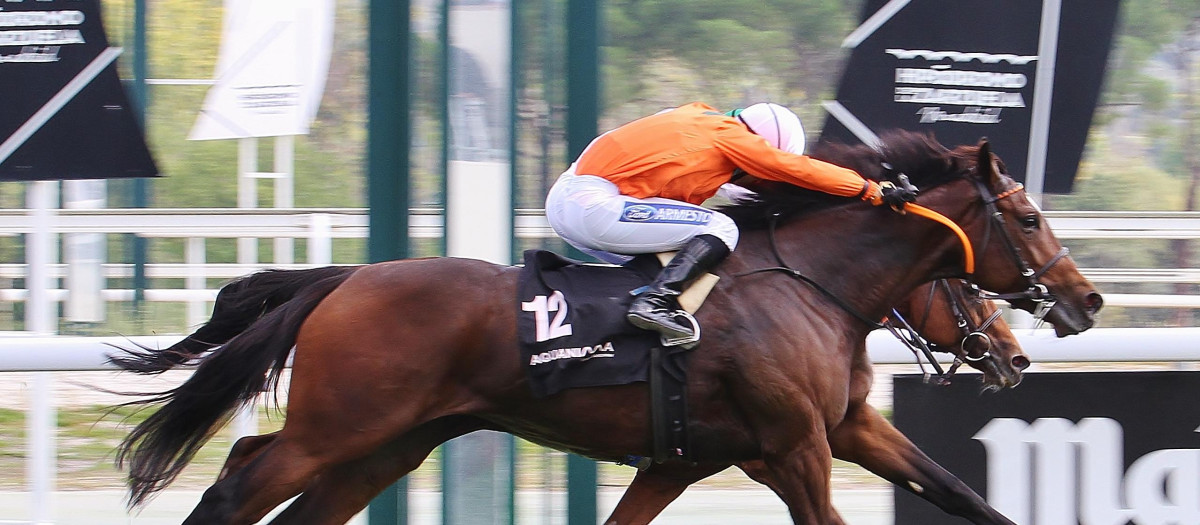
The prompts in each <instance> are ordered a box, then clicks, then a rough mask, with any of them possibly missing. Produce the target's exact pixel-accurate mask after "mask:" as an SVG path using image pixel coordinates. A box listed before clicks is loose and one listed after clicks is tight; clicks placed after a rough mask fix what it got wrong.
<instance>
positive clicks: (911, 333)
mask: <svg viewBox="0 0 1200 525" xmlns="http://www.w3.org/2000/svg"><path fill="white" fill-rule="evenodd" d="M975 170H976V168H975V167H973V168H971V169H970V170H969V171H968V172H967V173H966V178H968V179H970V180H971V181H972V182H973V183H974V184H975V187H976V189H977V190H978V191H979V195H980V198H981V199H982V200H983V203H984V206H986V207H987V215H988V217H989V219H988V222H987V229H986V230H985V231H984V237H983V243H982V246H984V247H986V246H988V242H989V241H990V240H991V234H992V229H993V225H994V226H996V229H998V230H999V231H1000V235H1001V237H1002V239H1003V240H1004V245H1005V247H1006V248H1007V251H1008V253H1009V254H1010V255H1011V256H1012V259H1013V262H1014V264H1016V267H1017V269H1018V270H1019V271H1020V273H1021V276H1022V277H1023V278H1024V279H1025V281H1026V284H1027V286H1026V288H1025V290H1023V291H1021V292H1016V293H1008V294H993V293H988V292H983V291H981V290H980V291H979V292H978V293H979V294H980V297H982V298H984V299H988V300H1005V301H1012V300H1028V301H1032V302H1033V303H1035V308H1034V312H1033V316H1034V322H1035V325H1034V327H1035V328H1038V327H1040V326H1041V325H1042V324H1043V323H1044V322H1045V317H1046V315H1047V314H1049V313H1050V310H1051V309H1052V308H1054V305H1055V304H1056V303H1057V299H1056V298H1055V296H1054V294H1052V293H1050V290H1049V288H1048V287H1047V286H1046V285H1044V284H1042V283H1041V282H1039V281H1038V278H1040V277H1041V276H1043V275H1045V274H1046V272H1048V271H1049V270H1050V269H1051V268H1052V267H1053V266H1054V265H1055V264H1057V263H1058V261H1060V260H1062V259H1063V258H1064V257H1066V256H1067V255H1068V254H1069V253H1070V251H1069V250H1068V249H1067V247H1065V246H1064V247H1062V248H1061V249H1060V250H1059V251H1058V253H1057V254H1055V255H1054V257H1051V258H1050V260H1049V261H1047V262H1046V264H1044V265H1042V267H1041V268H1039V269H1037V270H1034V269H1033V268H1032V267H1030V265H1029V263H1028V262H1027V261H1026V260H1025V257H1024V256H1023V255H1022V253H1021V249H1020V248H1019V247H1017V244H1016V243H1015V242H1014V241H1013V238H1012V236H1011V235H1010V234H1009V233H1008V230H1007V229H1006V228H1005V221H1004V215H1003V214H1002V213H1001V212H1000V208H999V206H997V203H998V202H1000V201H1001V200H1003V199H1006V198H1008V197H1011V196H1013V195H1015V194H1017V193H1019V192H1021V191H1024V189H1025V186H1024V185H1023V184H1020V183H1017V184H1016V185H1015V186H1013V187H1011V188H1009V189H1008V190H1005V191H1004V192H1002V193H1000V194H993V193H992V192H991V190H990V189H989V188H988V187H987V184H985V183H984V182H983V181H982V180H980V177H978V176H974V175H975V174H974V173H973V172H974V171H975ZM908 206H912V207H913V208H914V210H917V209H919V210H920V213H917V214H918V215H921V216H923V217H926V218H929V219H931V220H935V221H937V222H940V223H942V224H944V225H946V226H947V227H949V228H950V229H951V230H953V231H954V232H955V233H956V234H957V235H958V238H959V239H960V241H961V242H962V243H963V250H964V256H965V259H966V261H965V263H964V267H965V269H966V272H967V274H968V275H967V277H968V283H970V286H971V287H972V288H973V289H976V290H978V287H977V286H976V285H975V284H974V282H973V281H971V280H970V277H972V276H973V273H974V265H975V263H974V250H973V247H972V246H971V242H970V239H969V238H968V237H967V236H966V235H965V233H963V231H962V229H961V228H959V227H958V225H956V224H955V223H954V222H953V221H951V220H950V219H948V218H946V217H945V216H943V215H941V214H940V213H937V212H935V211H933V210H930V209H928V208H924V207H922V206H919V205H916V204H909V205H906V206H905V208H904V210H907V209H908ZM904 210H898V211H904ZM779 216H780V214H779V213H775V214H773V215H772V216H771V218H770V221H769V226H768V230H767V235H768V239H769V243H770V246H771V252H772V254H773V255H774V256H775V260H776V261H777V262H778V264H779V265H778V266H774V267H769V268H759V269H755V270H750V271H747V272H742V273H739V274H735V275H734V277H743V276H746V275H751V274H756V273H763V272H783V273H785V274H787V275H789V276H791V277H793V278H795V279H798V280H801V281H803V282H805V283H807V284H808V285H810V286H812V287H813V288H815V289H816V290H817V291H819V292H821V293H822V294H823V295H825V296H826V297H827V298H829V299H830V300H832V301H833V302H834V303H835V304H837V305H838V306H839V307H840V308H842V309H843V310H845V311H846V312H848V313H850V314H851V315H852V316H854V317H855V318H857V319H858V320H860V321H862V322H863V323H865V324H867V325H868V326H871V327H872V328H887V329H888V330H889V331H890V332H891V333H892V335H894V336H896V338H897V339H899V340H900V341H901V342H902V343H904V344H905V345H906V346H908V347H909V349H911V350H912V351H913V353H914V355H917V352H918V351H920V352H921V353H922V354H924V356H925V358H926V359H927V360H928V361H929V363H930V365H931V366H932V367H933V369H934V370H935V371H936V372H937V378H936V380H935V381H937V382H938V383H939V384H947V383H949V377H950V376H952V375H954V373H955V371H957V370H958V368H959V367H960V366H961V365H962V364H963V362H967V361H970V362H977V361H982V360H984V359H987V358H989V357H990V356H991V347H992V341H991V337H989V336H988V335H987V334H986V333H984V332H985V331H986V330H987V328H988V327H990V326H991V325H992V324H993V323H995V321H996V319H998V318H999V317H1000V315H1001V313H1002V312H1001V311H1000V310H996V311H995V312H993V313H992V315H991V316H990V317H988V319H986V320H985V321H984V322H983V323H982V324H981V325H979V326H977V327H973V326H972V323H971V321H970V316H968V315H966V314H965V312H966V308H965V305H963V304H961V302H960V300H959V298H958V297H957V296H955V294H953V293H951V291H950V289H949V284H948V283H946V282H945V280H941V281H939V282H941V283H943V285H944V286H945V289H946V291H947V293H948V295H949V296H950V298H951V301H950V304H951V308H952V310H953V313H954V315H955V319H956V322H957V323H958V324H959V326H960V327H961V328H962V329H963V330H964V336H963V339H962V341H961V344H960V345H959V349H960V352H951V353H953V354H954V355H955V358H954V363H953V364H952V365H951V367H950V369H949V371H945V372H944V371H943V370H942V368H941V365H940V364H939V363H938V362H937V360H936V359H934V357H933V353H932V348H931V345H930V344H929V343H928V342H927V341H925V339H924V338H922V337H921V336H920V334H919V333H918V330H917V329H914V328H913V327H912V326H911V325H910V324H909V323H908V321H907V320H905V319H904V318H903V316H901V315H900V314H899V312H897V311H896V310H894V309H893V310H892V313H893V315H894V317H895V321H896V322H899V323H900V326H897V325H896V324H895V322H893V321H892V319H885V320H884V322H882V323H881V322H876V321H874V320H872V319H871V318H869V317H867V316H866V315H864V314H863V313H861V312H859V311H858V310H856V309H855V308H854V307H853V306H851V305H850V303H848V302H846V301H845V300H843V299H842V298H840V297H838V296H837V295H836V294H834V293H833V292H832V291H830V290H829V289H827V288H825V287H824V286H822V285H821V284H820V283H817V282H816V281H814V280H813V279H812V278H810V277H808V276H806V275H804V274H802V273H801V272H800V271H799V270H796V269H795V268H792V267H791V266H790V265H788V264H787V262H786V261H784V259H783V256H782V254H781V252H780V251H779V247H778V244H777V242H776V240H775V228H776V225H777V223H778V219H779ZM931 294H932V291H931ZM929 301H930V304H932V295H931V297H930V299H929ZM927 313H928V312H927ZM973 338H976V339H980V340H981V341H983V342H984V343H986V344H985V348H986V350H984V352H983V353H982V354H980V355H978V356H973V355H970V353H969V352H967V351H966V350H965V348H966V345H967V343H968V342H970V340H971V339H973ZM917 364H918V365H919V366H920V367H921V371H922V373H924V374H925V377H926V380H927V381H928V380H929V377H930V375H929V374H928V373H927V372H925V367H924V365H923V364H921V361H920V355H917Z"/></svg>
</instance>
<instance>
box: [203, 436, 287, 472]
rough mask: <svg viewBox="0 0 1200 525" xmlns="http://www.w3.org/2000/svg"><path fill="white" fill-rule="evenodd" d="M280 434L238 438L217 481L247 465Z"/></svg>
mask: <svg viewBox="0 0 1200 525" xmlns="http://www.w3.org/2000/svg"><path fill="white" fill-rule="evenodd" d="M278 435H279V432H272V433H270V434H263V435H261V436H246V437H243V438H241V439H239V440H237V442H236V443H234V444H233V448H232V449H230V450H229V455H228V456H226V458H225V464H224V465H222V466H221V472H220V473H219V474H217V481H221V480H223V479H225V478H227V477H229V475H230V474H232V473H234V472H237V471H238V470H241V469H242V467H245V466H246V464H248V463H250V462H251V461H252V460H254V458H256V457H258V453H259V452H262V449H263V447H266V446H267V445H268V444H269V443H271V442H272V441H274V440H275V438H276V437H277V436H278Z"/></svg>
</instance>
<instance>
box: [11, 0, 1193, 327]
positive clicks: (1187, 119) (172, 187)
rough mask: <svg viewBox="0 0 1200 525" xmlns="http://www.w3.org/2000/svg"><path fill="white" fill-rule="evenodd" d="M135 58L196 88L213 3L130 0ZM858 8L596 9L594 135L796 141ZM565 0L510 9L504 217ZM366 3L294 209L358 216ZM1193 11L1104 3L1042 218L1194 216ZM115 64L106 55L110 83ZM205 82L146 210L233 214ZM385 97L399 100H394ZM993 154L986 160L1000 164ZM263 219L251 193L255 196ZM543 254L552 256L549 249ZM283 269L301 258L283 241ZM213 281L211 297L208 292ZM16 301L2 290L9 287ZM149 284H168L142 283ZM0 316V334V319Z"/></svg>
mask: <svg viewBox="0 0 1200 525" xmlns="http://www.w3.org/2000/svg"><path fill="white" fill-rule="evenodd" d="M101 1H102V5H103V9H104V16H105V18H106V25H107V28H108V32H109V35H110V40H111V41H112V42H113V43H114V44H115V45H125V46H127V47H128V44H129V41H130V39H131V38H130V37H131V35H132V10H133V0H101ZM148 4H149V5H148V7H149V10H148V13H149V21H148V45H149V52H148V59H149V77H150V78H152V79H208V78H210V77H211V75H212V72H213V69H214V66H215V63H216V57H217V50H218V47H219V41H220V38H219V37H220V32H221V24H222V5H223V2H222V1H220V0H151V1H149V2H148ZM862 4H863V2H862V0H607V1H605V2H604V3H603V4H602V5H603V6H604V20H603V21H602V22H601V26H602V28H603V38H604V48H603V53H602V57H603V75H602V83H603V85H602V89H603V108H604V113H603V116H602V121H601V129H608V128H612V127H615V126H617V125H620V124H622V123H624V122H627V121H630V120H633V119H635V118H638V117H640V116H642V115H646V114H649V113H653V112H655V111H658V110H660V109H662V108H665V107H670V106H675V105H678V104H680V103H683V102H687V101H691V100H703V101H706V102H708V103H710V104H712V105H714V106H717V107H723V108H730V107H743V106H745V105H747V104H749V103H752V102H756V101H761V100H771V101H776V102H779V103H782V104H785V105H787V106H789V107H791V108H793V109H794V110H796V111H797V113H799V114H800V115H801V117H802V118H803V119H804V121H805V123H806V124H807V126H806V130H807V132H808V133H809V134H810V139H815V138H816V136H817V135H818V134H819V131H820V130H819V126H820V123H821V122H822V121H823V119H824V116H823V114H822V112H821V110H820V103H821V102H822V101H824V100H828V99H830V98H832V96H833V91H834V89H835V84H836V82H837V79H838V78H839V76H840V74H841V69H842V66H843V64H844V62H845V59H846V57H847V55H846V52H845V51H844V50H843V49H842V48H841V47H840V44H841V39H842V38H843V37H844V36H845V35H847V34H848V33H849V32H850V31H851V30H852V29H853V28H854V27H855V25H856V23H857V20H858V19H859V17H860V10H861V9H862ZM565 5H566V0H521V2H520V13H521V19H520V25H519V27H520V29H519V35H518V44H517V45H518V46H519V48H520V49H521V61H520V63H519V64H518V67H519V74H518V78H519V80H520V82H521V86H520V90H519V91H518V112H517V118H518V122H517V130H518V131H517V132H518V137H519V139H518V154H517V158H516V160H515V162H516V163H517V166H518V173H519V182H518V187H517V188H516V189H515V191H516V201H517V203H518V206H519V207H523V208H533V209H536V208H540V207H541V204H542V199H543V197H544V195H545V191H546V188H547V187H548V184H549V183H550V182H551V181H552V180H553V179H554V178H555V177H557V175H558V173H559V172H561V170H562V169H563V168H564V167H565V166H566V165H567V164H568V163H569V160H570V159H567V158H566V154H565V144H564V140H563V129H564V127H565V112H566V108H565V107H564V100H565V95H564V88H565V80H564V78H563V74H564V73H563V72H564V71H565V63H564V61H565V48H566V46H565V41H564V35H565V32H566V29H565V28H564V27H563V20H564V19H565ZM439 6H440V2H438V1H435V0H417V1H414V2H413V13H414V17H415V20H416V23H414V32H413V34H412V51H413V56H414V59H413V63H412V64H411V66H412V68H413V69H412V70H413V71H414V72H415V73H416V82H415V86H414V89H413V92H412V93H411V94H409V96H410V97H412V101H413V119H414V125H413V130H412V131H413V137H412V140H413V157H412V158H413V160H412V165H411V169H410V173H411V180H412V195H413V203H412V204H413V205H414V206H433V207H437V206H440V205H441V203H442V200H443V196H442V191H443V190H442V182H441V174H440V169H441V168H440V166H441V162H440V155H441V148H440V147H439V146H438V145H439V144H440V143H441V141H442V136H443V130H442V129H441V126H440V124H439V119H438V116H439V115H440V107H439V101H440V93H441V90H442V88H441V80H440V76H439V74H438V72H439V71H440V69H441V64H440V60H441V56H440V50H439V48H438V44H437V42H436V40H435V39H436V33H437V32H436V29H435V28H436V26H437V24H438V22H439V20H438V16H439ZM366 16H367V1H366V0H337V14H336V17H337V19H336V26H335V44H334V45H335V48H334V51H333V57H334V59H333V61H332V64H331V69H330V73H329V80H328V85H327V88H326V92H325V96H324V99H323V102H322V105H321V109H320V112H319V114H318V117H317V121H316V122H315V124H314V126H313V128H312V132H311V133H310V134H309V135H307V136H302V137H298V139H297V142H296V164H295V166H296V178H295V200H296V205H297V206H298V207H322V208H329V207H362V206H364V205H365V202H366V199H365V194H364V191H365V190H364V188H365V143H366V115H367V108H366V101H365V93H366V73H367V72H366V36H367V32H366ZM1198 16H1200V1H1197V0H1139V1H1138V2H1136V4H1135V3H1134V2H1131V1H1128V0H1126V1H1125V2H1123V3H1122V12H1121V17H1120V20H1119V26H1118V35H1117V37H1116V39H1115V47H1114V49H1113V52H1112V53H1111V59H1110V66H1109V72H1108V75H1107V80H1106V84H1105V86H1104V91H1103V95H1102V104H1101V106H1100V107H1099V108H1097V113H1096V118H1095V121H1094V125H1093V128H1092V130H1091V139H1090V140H1089V143H1088V146H1087V151H1086V153H1085V156H1084V160H1083V162H1082V165H1081V168H1080V171H1079V175H1078V179H1077V184H1076V189H1075V191H1074V193H1072V194H1070V195H1052V196H1047V198H1046V200H1045V202H1044V205H1045V206H1044V207H1046V208H1048V209H1054V210H1185V209H1194V208H1195V203H1194V195H1195V193H1196V180H1197V174H1198V173H1200V158H1198V156H1197V155H1196V154H1195V153H1194V152H1193V150H1194V144H1195V142H1196V141H1195V131H1194V130H1195V128H1196V122H1195V121H1196V118H1195V116H1196V103H1195V100H1196V97H1195V95H1194V92H1195V91H1196V89H1197V88H1196V83H1195V82H1192V78H1193V77H1194V76H1195V70H1196V68H1195V67H1194V63H1195V62H1196V55H1197V48H1198V47H1200V45H1198V42H1200V40H1198V39H1197V36H1196V35H1197V29H1196V27H1197V22H1196V20H1197V17H1198ZM128 58H129V57H128V56H125V57H123V58H122V62H121V67H122V68H123V69H122V74H123V77H125V78H128V77H130V76H131V75H130V74H129V71H128V69H127V68H128V65H129V61H128ZM206 89H207V86H179V85H158V84H155V85H151V87H150V91H149V107H148V113H147V129H146V132H147V136H148V140H149V142H150V145H151V148H152V151H153V152H154V154H155V157H156V159H157V161H158V163H159V166H160V168H161V171H162V173H163V174H164V175H165V176H164V177H163V178H161V179H156V180H153V181H152V183H151V186H152V193H153V195H152V199H151V202H152V205H153V206H157V207H180V208H187V207H234V206H236V198H237V196H236V187H237V185H236V157H237V145H236V143H235V141H200V142H194V141H188V140H186V135H187V133H188V131H189V130H190V128H191V126H192V123H193V121H194V119H195V115H196V112H197V111H198V109H199V107H200V104H201V102H202V101H203V98H204V94H205V92H206ZM396 96H404V94H400V93H397V94H396ZM1001 153H1003V152H1001ZM271 156H272V143H271V141H270V140H269V139H262V140H260V141H259V159H260V168H261V169H263V170H269V168H270V165H271ZM129 187H130V183H129V182H128V181H114V182H111V183H110V184H109V188H110V198H109V205H110V206H112V207H121V206H128V205H129V203H130V197H129V194H130V193H129ZM258 190H259V199H260V203H261V205H262V206H269V205H270V204H269V203H270V202H271V201H272V199H273V189H272V187H271V183H270V181H269V180H265V181H261V182H260V185H259V187H258ZM23 192H24V186H23V185H21V184H17V183H9V184H0V207H5V208H20V207H22V202H23ZM112 237H113V238H112V239H111V240H110V253H109V260H110V261H125V260H128V250H129V247H128V242H127V239H122V238H117V237H116V236H112ZM1068 244H1069V245H1070V247H1071V248H1072V250H1073V251H1072V254H1073V255H1074V256H1075V258H1076V259H1077V260H1078V261H1079V263H1080V266H1082V267H1085V268H1087V267H1105V266H1107V267H1113V266H1118V267H1128V268H1173V267H1190V266H1191V265H1192V263H1191V260H1190V259H1191V257H1190V250H1191V248H1190V246H1189V245H1188V244H1187V243H1185V242H1179V241H1175V242H1170V241H1152V240H1138V241H1135V242H1124V241H1121V242H1117V241H1071V242H1069V243H1068ZM364 245H365V243H364V242H363V241H361V240H337V241H335V245H334V246H335V262H338V263H354V262H361V261H363V259H364V257H365V249H364ZM553 246H556V245H553V244H552V247H553ZM295 249H296V253H295V258H296V260H304V256H305V253H306V252H305V250H306V246H305V244H304V242H303V240H298V242H297V243H296V248H295ZM440 249H441V248H440V245H439V244H437V243H423V244H419V245H417V247H416V252H417V253H415V254H414V255H436V254H438V253H439V250H440ZM150 250H151V253H150V258H151V261H150V262H182V258H183V243H182V240H170V239H153V240H151V241H150ZM259 251H260V254H259V260H263V261H270V260H272V259H273V254H272V253H271V251H272V246H271V243H270V242H260V243H259ZM207 252H208V253H207V260H208V261H210V262H234V261H235V252H236V250H235V244H234V241H233V240H232V239H213V240H210V241H209V242H208V245H207ZM23 259H24V256H23V251H22V244H21V241H20V239H19V238H17V237H0V262H13V263H18V262H21V261H22V260H23ZM212 284H213V285H216V284H219V283H212ZM12 285H13V287H19V285H20V283H19V282H17V283H12ZM152 286H155V287H178V286H182V283H177V282H170V281H166V280H159V281H157V282H154V283H152ZM1105 290H1106V291H1121V292H1139V293H1194V291H1195V290H1194V289H1193V286H1192V285H1191V284H1187V283H1182V284H1172V283H1166V284H1154V283H1149V284H1114V285H1112V286H1107V285H1106V286H1105ZM0 309H4V310H8V311H11V312H12V313H11V315H7V316H0V329H3V328H19V327H20V325H21V322H20V317H21V313H20V310H21V308H20V306H19V305H11V304H9V305H0ZM180 311H181V306H179V305H170V304H150V305H147V306H146V307H145V309H144V310H143V311H139V312H129V311H128V305H120V304H117V305H114V307H113V311H112V314H113V315H112V318H113V321H112V323H110V326H104V327H94V328H96V329H98V330H100V331H103V332H105V333H112V332H113V331H117V332H122V333H130V332H131V331H133V332H149V331H157V332H175V331H180V330H182V329H183V328H185V327H183V326H180V321H179V318H180V317H181V316H180V315H178V312H180ZM4 317H8V318H9V320H8V321H5V320H4ZM1102 322H1103V323H1104V324H1105V325H1107V326H1130V325H1138V326H1141V325H1157V324H1190V323H1191V322H1192V319H1191V314H1190V313H1189V312H1181V311H1173V310H1172V311H1167V310H1162V311H1155V310H1153V309H1138V310H1136V311H1133V310H1127V311H1122V309H1117V308H1114V309H1109V310H1108V311H1106V312H1105V315H1104V319H1103V321H1102Z"/></svg>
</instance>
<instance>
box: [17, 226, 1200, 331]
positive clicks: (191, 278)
mask: <svg viewBox="0 0 1200 525" xmlns="http://www.w3.org/2000/svg"><path fill="white" fill-rule="evenodd" d="M1046 216H1047V218H1048V220H1049V222H1050V224H1051V227H1053V228H1054V230H1055V232H1056V233H1057V234H1058V236H1059V237H1060V238H1063V239H1100V238H1115V239H1132V238H1139V239H1192V238H1200V212H1055V211H1050V212H1046ZM50 222H51V225H50V229H51V231H52V232H53V233H56V234H65V233H125V234H136V235H139V236H143V237H151V238H185V239H189V242H188V243H187V245H186V247H185V252H187V253H186V254H185V257H186V259H187V260H189V261H194V262H193V263H191V264H189V263H151V264H147V265H146V274H147V276H148V277H151V278H168V279H183V280H185V281H186V283H187V284H186V285H185V287H184V288H182V289H180V288H168V289H151V290H146V293H145V298H146V300H148V301H165V302H188V303H191V304H192V305H193V306H195V305H196V303H197V302H200V303H202V302H206V301H212V300H213V298H214V297H215V295H216V290H213V289H209V288H208V286H207V283H205V282H204V281H205V279H231V278H234V277H238V276H241V275H246V274H248V273H251V272H254V271H257V270H261V269H264V268H269V267H270V268H304V267H310V266H312V265H316V264H327V263H328V261H330V260H332V243H331V242H330V241H331V240H332V239H346V238H364V237H366V235H367V213H366V210H365V209H360V208H319V209H227V208H218V209H213V208H152V209H104V210H88V209H67V210H57V212H56V214H55V215H53V217H52V219H51V220H50ZM443 223H444V221H443V217H442V216H441V210H440V209H438V208H414V209H411V210H410V214H409V234H410V236H412V237H413V238H440V237H441V236H442V235H443ZM36 226H37V221H36V220H35V219H34V217H33V216H32V214H31V213H30V211H29V210H23V209H16V210H0V235H17V234H25V233H31V232H32V231H33V230H34V228H35V227H36ZM514 227H515V233H516V235H517V237H519V238H548V237H554V232H553V230H552V229H551V228H550V227H549V225H548V224H547V223H546V220H545V217H544V216H543V215H542V211H541V210H536V209H525V210H517V212H516V221H515V223H514ZM271 237H275V238H305V239H308V240H309V241H310V242H309V257H308V263H307V264H304V263H301V264H296V263H286V264H274V263H269V262H262V263H254V264H236V263H207V262H206V261H205V257H204V250H205V244H204V239H208V238H271ZM27 270H28V267H27V265H26V264H22V263H9V264H0V279H20V278H24V277H26V276H27ZM45 270H46V272H47V273H48V274H49V276H50V278H52V279H54V278H61V277H64V276H65V275H66V272H67V265H66V264H50V265H47V266H46V268H45ZM1083 273H1084V275H1086V276H1087V277H1088V278H1089V279H1092V280H1093V281H1095V282H1102V283H1113V282H1159V283H1200V268H1085V269H1083ZM132 274H133V269H132V265H130V264H121V263H113V264H105V265H103V275H104V277H105V278H106V279H110V278H122V277H129V276H131V275H132ZM133 293H134V292H133V290H119V289H110V290H104V291H102V292H101V295H102V297H103V298H104V299H105V300H106V301H128V300H131V298H132V297H133ZM67 294H68V292H67V291H66V290H61V289H51V290H49V291H48V299H49V300H51V301H62V300H65V298H66V297H67ZM27 296H28V293H27V292H26V291H25V290H23V289H0V300H4V301H24V300H26V298H27ZM1105 299H1106V303H1107V304H1108V305H1110V306H1128V307H1177V308H1200V298H1197V297H1194V296H1180V295H1144V294H1108V295H1106V297H1105ZM200 310H202V308H193V309H192V311H193V312H196V311H200ZM194 321H195V319H189V322H194Z"/></svg>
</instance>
